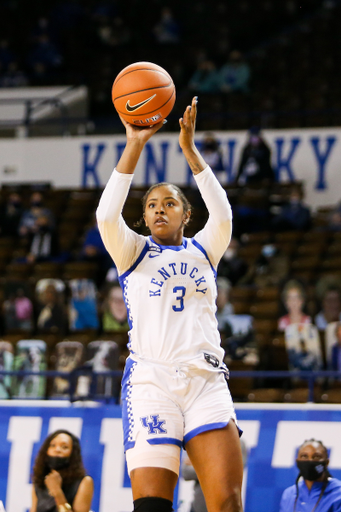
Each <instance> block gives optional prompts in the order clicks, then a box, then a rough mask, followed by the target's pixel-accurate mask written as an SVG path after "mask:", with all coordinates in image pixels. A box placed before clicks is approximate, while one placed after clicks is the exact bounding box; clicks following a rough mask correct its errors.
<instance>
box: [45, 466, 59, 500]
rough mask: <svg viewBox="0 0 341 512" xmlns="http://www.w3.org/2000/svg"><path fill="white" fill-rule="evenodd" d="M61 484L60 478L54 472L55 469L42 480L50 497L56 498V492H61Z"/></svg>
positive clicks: (56, 472)
mask: <svg viewBox="0 0 341 512" xmlns="http://www.w3.org/2000/svg"><path fill="white" fill-rule="evenodd" d="M62 482H63V480H62V477H61V476H60V474H59V473H58V471H56V470H55V469H52V471H51V473H49V474H48V475H46V477H45V479H44V483H45V485H46V487H47V490H48V492H49V494H50V495H51V496H56V494H57V493H58V491H60V490H61V488H62Z"/></svg>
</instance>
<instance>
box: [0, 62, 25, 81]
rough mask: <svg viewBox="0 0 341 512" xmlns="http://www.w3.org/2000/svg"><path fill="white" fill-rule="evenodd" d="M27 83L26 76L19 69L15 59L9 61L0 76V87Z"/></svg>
mask: <svg viewBox="0 0 341 512" xmlns="http://www.w3.org/2000/svg"><path fill="white" fill-rule="evenodd" d="M27 85H28V78H27V76H26V75H25V73H24V72H23V71H22V70H21V69H19V66H18V63H17V62H16V61H13V62H11V63H10V64H9V65H8V68H7V70H6V71H5V73H4V74H3V75H2V76H1V77H0V87H26V86H27Z"/></svg>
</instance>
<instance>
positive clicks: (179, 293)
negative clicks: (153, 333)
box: [172, 286, 186, 311]
mask: <svg viewBox="0 0 341 512" xmlns="http://www.w3.org/2000/svg"><path fill="white" fill-rule="evenodd" d="M173 293H176V297H175V299H176V300H177V301H179V304H177V305H176V306H172V309H173V311H183V309H184V296H185V293H186V288H185V287H184V286H175V287H174V288H173Z"/></svg>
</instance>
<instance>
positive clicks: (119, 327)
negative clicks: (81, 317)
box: [102, 283, 129, 332]
mask: <svg viewBox="0 0 341 512" xmlns="http://www.w3.org/2000/svg"><path fill="white" fill-rule="evenodd" d="M102 327H103V331H104V332H114V331H119V332H122V331H128V330H129V324H128V317H127V308H126V305H125V302H124V299H123V292H122V288H121V287H120V285H119V284H118V283H115V284H112V285H111V286H109V287H108V289H107V291H106V294H105V299H104V304H103V315H102Z"/></svg>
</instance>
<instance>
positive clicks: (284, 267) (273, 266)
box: [243, 242, 290, 287]
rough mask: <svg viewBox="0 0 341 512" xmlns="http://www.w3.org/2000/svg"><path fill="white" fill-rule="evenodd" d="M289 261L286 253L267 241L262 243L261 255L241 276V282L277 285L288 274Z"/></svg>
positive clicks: (263, 285) (260, 285)
mask: <svg viewBox="0 0 341 512" xmlns="http://www.w3.org/2000/svg"><path fill="white" fill-rule="evenodd" d="M289 269H290V261H289V257H288V255H287V254H285V253H284V252H281V251H280V250H279V249H277V248H276V246H275V245H274V244H273V243H271V242H268V243H266V244H264V245H263V247H262V250H261V255H260V256H259V258H258V259H257V260H256V262H255V263H254V264H253V265H250V267H249V270H248V272H247V274H246V275H245V277H244V278H243V284H254V285H256V286H259V287H266V286H279V285H280V284H281V283H282V282H283V281H284V280H285V279H286V278H287V277H288V274H289Z"/></svg>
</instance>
